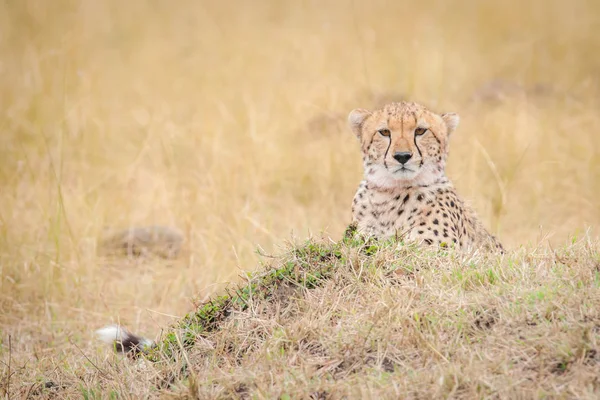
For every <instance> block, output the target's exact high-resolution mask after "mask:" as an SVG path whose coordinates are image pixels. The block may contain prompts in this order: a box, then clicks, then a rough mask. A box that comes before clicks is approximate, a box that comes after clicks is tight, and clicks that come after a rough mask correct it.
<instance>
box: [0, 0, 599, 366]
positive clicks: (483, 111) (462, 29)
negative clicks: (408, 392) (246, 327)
mask: <svg viewBox="0 0 600 400" xmlns="http://www.w3.org/2000/svg"><path fill="white" fill-rule="evenodd" d="M599 94H600V2H597V1H593V0H590V1H584V0H580V1H569V0H539V1H536V0H532V1H525V2H524V1H517V0H501V1H500V0H499V1H478V0H460V1H453V2H449V1H444V0H422V1H419V2H414V1H381V0H374V1H360V0H355V1H351V0H332V1H327V2H324V1H316V0H314V1H313V0H303V1H279V0H263V1H231V0H222V1H218V2H217V1H196V0H179V1H177V2H168V1H162V0H154V1H142V0H128V1H126V2H123V1H108V0H72V1H67V0H64V1H62V0H60V1H52V2H50V1H35V0H21V1H10V0H4V1H0V110H1V112H0V273H1V279H0V330H1V332H2V344H0V352H3V353H4V354H6V351H7V337H8V335H11V336H12V346H13V349H12V352H13V357H16V355H18V354H21V355H22V356H23V357H29V358H31V357H34V358H35V359H36V360H37V362H38V365H40V368H41V369H44V368H50V369H51V368H53V367H55V366H57V365H64V363H68V362H69V361H68V360H75V359H76V357H79V358H80V357H81V353H80V352H79V351H78V350H76V349H74V347H73V343H75V344H77V346H78V347H79V348H82V349H93V348H96V347H98V348H99V347H101V346H99V345H96V344H95V343H94V342H93V340H92V332H93V329H96V328H98V327H101V326H103V325H105V324H107V323H110V322H117V321H119V322H121V323H123V324H125V325H127V326H128V327H130V328H132V329H134V330H138V331H141V332H142V333H146V334H148V335H150V336H154V335H155V334H156V333H158V332H159V331H160V329H161V327H164V326H165V325H166V324H169V323H170V322H172V321H173V318H175V317H177V316H181V315H183V314H185V313H186V312H188V311H189V310H191V309H192V307H193V304H194V302H195V301H201V300H203V299H205V298H206V296H207V295H210V294H211V293H213V292H214V290H216V289H217V288H219V287H222V286H223V285H224V284H225V283H227V282H230V281H235V280H237V279H238V276H239V275H240V274H242V271H243V270H252V269H254V268H256V267H257V266H258V259H259V257H258V255H257V249H258V248H261V249H263V251H264V252H266V253H277V252H278V251H281V250H282V249H283V246H284V245H285V242H286V241H289V240H291V241H300V240H302V239H304V238H306V237H308V236H310V235H313V236H326V237H331V238H332V239H333V240H337V239H338V238H339V237H340V236H341V234H342V232H343V230H344V228H345V227H346V225H347V224H348V222H349V220H350V211H349V210H350V203H351V199H352V196H353V194H354V191H355V189H356V186H357V184H358V182H359V181H360V179H361V174H362V166H361V157H360V152H359V147H358V143H357V141H356V139H355V138H354V136H353V135H352V133H351V132H350V131H349V130H348V129H347V128H346V124H345V119H346V115H347V114H348V112H349V111H350V110H352V109H353V108H356V107H363V108H374V107H378V106H381V105H383V104H385V103H386V102H390V101H400V100H412V101H417V102H419V103H422V104H424V105H426V106H428V107H429V108H431V109H432V110H434V111H436V112H440V113H441V112H457V113H458V114H460V116H461V125H460V126H459V128H458V130H457V131H456V132H455V133H454V135H453V137H452V140H451V146H450V149H451V152H450V159H449V166H448V175H449V176H450V178H451V179H452V180H453V181H454V183H455V185H456V186H457V188H458V190H459V192H460V193H461V195H462V196H463V197H465V198H466V199H467V200H468V201H469V202H470V203H471V204H472V205H473V206H474V207H475V208H476V210H477V211H478V213H479V214H480V216H481V218H482V219H483V220H484V222H485V224H486V225H487V226H488V227H490V229H491V230H492V231H493V232H494V233H496V234H497V235H498V236H499V237H500V239H501V240H502V241H503V242H504V243H505V245H506V246H507V247H508V248H509V249H518V248H520V247H527V248H532V247H534V246H536V245H538V244H539V243H548V242H550V244H551V245H552V246H562V245H564V244H566V243H568V242H569V241H570V240H573V238H574V237H581V235H585V234H586V233H587V232H588V229H589V228H590V227H594V226H597V225H598V223H599V222H600V221H599V220H600V208H599V203H598V198H599V197H600V158H599V156H600V150H599V145H600V113H599V110H600V107H599ZM145 225H164V226H172V227H178V228H179V229H181V230H182V231H183V232H184V234H185V236H186V243H185V251H184V252H183V253H182V255H181V257H179V259H176V260H168V261H165V260H152V259H147V260H145V259H142V260H126V259H121V260H114V259H113V260H109V259H106V258H104V257H101V256H99V255H98V254H97V247H98V239H99V238H100V237H101V236H102V233H103V232H104V231H105V229H107V228H110V229H119V228H127V227H130V226H145ZM590 234H592V235H594V234H595V233H594V232H593V231H591V233H590ZM102 350H103V351H104V348H103V349H102ZM89 351H91V350H89ZM98 351H99V350H98ZM32 355H33V356H32ZM69 357H75V358H69ZM57 360H59V361H57ZM65 360H66V361H65ZM72 362H73V363H76V361H72ZM61 363H63V364H61ZM73 365H75V364H73Z"/></svg>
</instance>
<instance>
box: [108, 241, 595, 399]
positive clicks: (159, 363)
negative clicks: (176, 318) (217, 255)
mask: <svg viewBox="0 0 600 400" xmlns="http://www.w3.org/2000/svg"><path fill="white" fill-rule="evenodd" d="M599 310H600V254H599V252H598V245H597V243H592V242H589V241H588V240H587V239H586V240H581V241H578V242H574V243H572V244H570V245H568V246H565V247H564V248H561V249H557V250H552V249H536V250H533V251H531V250H530V251H527V250H519V251H516V252H510V253H508V254H506V255H504V256H496V255H486V254H479V253H472V254H462V253H456V252H453V251H436V250H432V249H420V248H417V247H413V246H403V245H402V244H399V243H393V242H383V243H364V242H361V241H360V240H356V239H345V240H344V241H341V242H338V243H333V242H327V241H315V240H311V241H308V242H306V243H304V244H303V245H301V246H296V247H292V248H290V249H289V251H288V252H287V253H286V254H284V255H283V256H281V257H278V258H274V259H273V260H272V261H271V263H270V265H268V267H267V268H266V269H265V270H264V271H262V272H260V273H257V274H253V275H251V276H248V278H247V279H246V281H245V282H244V283H243V284H241V285H239V286H238V287H236V288H235V289H231V290H229V291H227V292H226V294H224V295H222V296H219V297H216V298H214V299H212V300H211V301H208V302H206V303H205V304H203V305H202V306H200V307H199V308H198V309H197V310H196V311H195V312H193V313H190V314H189V315H187V316H186V317H185V318H183V319H182V320H181V321H180V322H179V323H178V324H176V326H175V327H174V328H173V329H172V330H171V331H170V332H168V333H167V334H165V335H163V338H162V340H161V341H160V342H159V343H160V344H159V346H158V347H157V348H156V349H154V351H153V352H151V353H150V354H149V357H148V358H149V359H150V360H151V361H147V360H144V361H140V363H142V364H139V365H138V367H139V366H140V365H144V366H145V367H146V368H129V369H128V371H129V373H130V375H129V378H128V380H127V382H128V385H131V386H132V387H136V388H138V389H139V387H140V386H139V385H140V384H142V382H143V385H144V386H143V387H144V390H143V391H142V392H143V393H144V394H146V395H158V394H165V393H169V395H171V396H175V397H181V398H281V399H285V398H315V399H317V398H318V399H324V398H370V397H379V396H383V397H394V398H397V397H403V398H405V397H409V398H416V397H420V398H439V397H444V398H447V397H461V398H473V397H475V398H482V397H498V398H515V396H520V397H525V398H533V397H536V398H539V397H546V396H550V397H553V396H568V397H590V398H591V397H595V396H597V395H598V393H599V392H600V382H599V381H598V379H597V377H598V373H599V372H600V343H599V340H600V311H599ZM124 362H125V361H124ZM119 365H121V366H122V364H119ZM140 371H144V373H141V372H140ZM148 371H152V372H151V374H148ZM149 377H151V379H149ZM148 382H152V385H150V386H149V385H148ZM107 383H108V384H109V386H110V385H111V383H110V382H105V385H106V384H107ZM113 384H114V382H113ZM104 387H105V388H106V386H104ZM122 389H123V388H122V386H121V389H120V390H119V392H120V391H122ZM142 392H139V390H138V393H142Z"/></svg>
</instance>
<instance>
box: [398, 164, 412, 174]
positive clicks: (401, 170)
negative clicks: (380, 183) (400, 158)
mask: <svg viewBox="0 0 600 400" xmlns="http://www.w3.org/2000/svg"><path fill="white" fill-rule="evenodd" d="M414 172H415V170H414V169H410V168H406V167H405V166H402V167H400V168H396V169H395V170H394V171H393V173H394V174H408V173H414Z"/></svg>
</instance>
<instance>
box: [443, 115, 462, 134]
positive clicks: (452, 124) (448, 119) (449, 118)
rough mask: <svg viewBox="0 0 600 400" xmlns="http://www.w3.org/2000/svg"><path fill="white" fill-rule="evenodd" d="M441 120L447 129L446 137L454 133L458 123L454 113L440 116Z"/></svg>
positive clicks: (458, 119)
mask: <svg viewBox="0 0 600 400" xmlns="http://www.w3.org/2000/svg"><path fill="white" fill-rule="evenodd" d="M442 119H443V120H444V122H445V123H446V128H448V135H450V134H451V133H452V132H454V130H455V129H456V127H457V126H458V123H459V122H460V117H459V116H458V114H456V113H446V114H442Z"/></svg>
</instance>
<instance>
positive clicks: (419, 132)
mask: <svg viewBox="0 0 600 400" xmlns="http://www.w3.org/2000/svg"><path fill="white" fill-rule="evenodd" d="M425 132H427V129H425V128H417V129H415V135H416V136H422V135H424V134H425Z"/></svg>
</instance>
